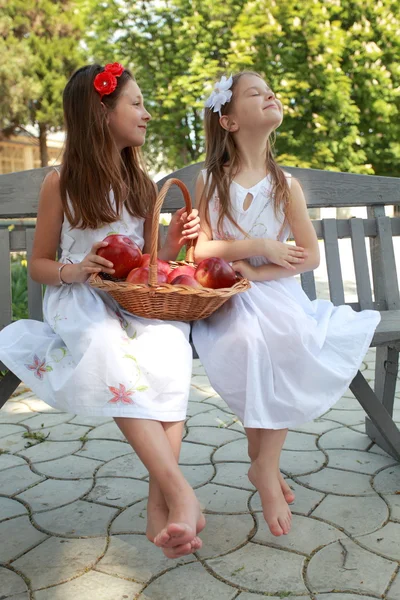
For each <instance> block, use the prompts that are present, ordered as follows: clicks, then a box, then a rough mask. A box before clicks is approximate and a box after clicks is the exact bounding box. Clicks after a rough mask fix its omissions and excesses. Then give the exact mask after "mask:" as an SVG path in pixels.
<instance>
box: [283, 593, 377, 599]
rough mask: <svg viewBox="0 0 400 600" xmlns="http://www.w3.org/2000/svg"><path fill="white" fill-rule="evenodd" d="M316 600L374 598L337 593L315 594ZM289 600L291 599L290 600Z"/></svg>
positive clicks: (372, 597)
mask: <svg viewBox="0 0 400 600" xmlns="http://www.w3.org/2000/svg"><path fill="white" fill-rule="evenodd" d="M315 598H316V600H376V596H364V594H363V595H362V596H359V595H358V594H345V593H343V592H339V593H337V594H317V595H316V596H315ZM290 600H291V599H290Z"/></svg>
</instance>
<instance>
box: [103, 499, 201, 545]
mask: <svg viewBox="0 0 400 600" xmlns="http://www.w3.org/2000/svg"><path fill="white" fill-rule="evenodd" d="M146 523H147V500H141V501H140V502H137V503H136V504H134V505H133V506H129V507H128V508H127V509H125V510H124V511H123V512H122V513H121V514H120V515H118V517H116V519H115V520H114V521H113V522H112V525H111V534H113V535H114V534H117V533H129V534H131V533H146ZM202 537H203V534H202Z"/></svg>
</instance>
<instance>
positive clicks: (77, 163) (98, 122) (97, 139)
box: [60, 64, 155, 229]
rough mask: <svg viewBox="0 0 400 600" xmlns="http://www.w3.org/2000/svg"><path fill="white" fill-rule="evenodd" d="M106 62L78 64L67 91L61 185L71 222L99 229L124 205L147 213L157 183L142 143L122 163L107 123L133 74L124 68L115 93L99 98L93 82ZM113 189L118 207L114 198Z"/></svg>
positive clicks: (125, 151) (124, 152) (127, 150)
mask: <svg viewBox="0 0 400 600" xmlns="http://www.w3.org/2000/svg"><path fill="white" fill-rule="evenodd" d="M102 71H103V67H101V66H100V65H98V64H94V65H87V66H85V67H82V68H80V69H78V70H77V71H76V72H75V73H74V74H73V75H72V77H71V79H70V80H69V81H68V83H67V85H66V87H65V90H64V94H63V106H64V120H65V129H66V132H67V138H66V145H65V151H64V156H63V164H62V168H61V178H60V190H61V200H62V205H63V209H64V213H65V215H66V217H67V219H68V221H69V222H70V224H71V226H72V227H76V228H78V229H87V228H90V229H97V228H98V227H101V226H102V225H104V224H106V223H113V222H114V221H117V220H118V219H119V217H120V215H121V210H122V205H123V204H124V205H125V207H126V209H127V211H128V212H129V214H131V215H132V216H134V217H146V216H147V214H148V213H149V212H150V211H151V207H152V203H154V200H155V188H154V184H153V183H152V181H151V179H150V177H149V176H148V175H147V173H146V169H145V166H144V162H143V159H142V154H141V151H140V148H124V149H123V150H122V152H121V161H119V164H117V163H116V161H115V158H114V156H115V151H116V146H115V142H114V138H113V136H112V134H111V132H110V129H109V126H108V122H107V111H105V110H104V107H103V106H102V105H101V102H102V103H103V104H104V105H105V106H106V108H107V109H108V110H113V108H114V107H115V105H116V103H117V101H118V98H119V97H120V95H121V92H122V90H123V89H124V86H125V85H126V84H127V83H128V81H129V80H134V77H133V75H132V74H131V73H130V72H129V71H128V70H125V71H124V72H123V73H122V75H121V76H120V77H118V79H117V82H118V83H117V87H116V89H115V91H114V92H113V93H112V94H109V95H107V96H103V98H102V100H100V96H99V94H98V92H96V90H95V88H94V85H93V81H94V78H95V77H96V75H97V74H98V73H101V72H102ZM110 189H112V190H113V193H114V198H115V207H114V206H113V205H112V202H111V200H110Z"/></svg>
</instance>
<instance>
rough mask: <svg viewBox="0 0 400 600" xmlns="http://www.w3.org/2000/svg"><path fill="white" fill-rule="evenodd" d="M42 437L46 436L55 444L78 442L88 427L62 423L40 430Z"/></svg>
mask: <svg viewBox="0 0 400 600" xmlns="http://www.w3.org/2000/svg"><path fill="white" fill-rule="evenodd" d="M40 431H41V432H42V433H43V434H44V435H46V436H47V435H48V436H49V437H48V438H47V439H49V440H51V441H57V442H66V441H80V438H82V437H84V436H85V435H86V434H87V433H88V432H89V431H90V428H89V427H83V426H82V425H75V424H73V423H62V424H61V425H55V426H54V427H45V428H44V429H41V430H40Z"/></svg>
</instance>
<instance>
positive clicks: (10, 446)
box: [0, 432, 37, 453]
mask: <svg viewBox="0 0 400 600" xmlns="http://www.w3.org/2000/svg"><path fill="white" fill-rule="evenodd" d="M24 433H26V432H24ZM23 435H24V434H23V433H12V434H11V435H7V436H5V437H3V438H2V439H1V440H0V448H1V449H2V450H4V451H6V452H10V453H14V452H19V451H20V450H24V449H25V446H28V445H29V444H28V442H32V443H33V444H36V443H37V442H35V440H29V439H27V438H24V437H23Z"/></svg>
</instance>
